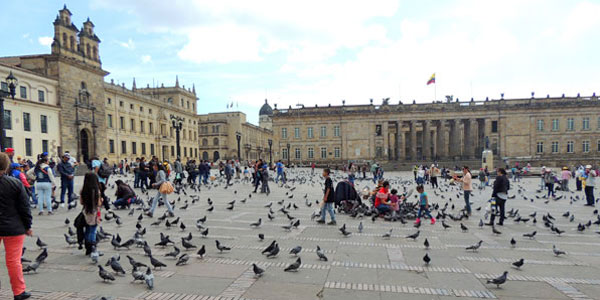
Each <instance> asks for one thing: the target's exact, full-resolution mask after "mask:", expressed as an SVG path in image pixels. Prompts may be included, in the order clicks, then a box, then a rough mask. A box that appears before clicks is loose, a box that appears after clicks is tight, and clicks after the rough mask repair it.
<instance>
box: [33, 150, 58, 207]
mask: <svg viewBox="0 0 600 300" xmlns="http://www.w3.org/2000/svg"><path fill="white" fill-rule="evenodd" d="M34 172H35V190H36V191H37V192H38V196H39V203H38V207H39V210H40V212H39V213H38V215H40V216H41V215H43V214H44V204H45V205H46V209H48V214H49V215H51V214H52V196H53V194H54V190H53V189H52V188H53V187H54V172H52V168H50V166H49V165H48V156H47V155H43V154H42V155H41V157H40V159H39V160H38V162H37V164H36V165H35V169H34Z"/></svg>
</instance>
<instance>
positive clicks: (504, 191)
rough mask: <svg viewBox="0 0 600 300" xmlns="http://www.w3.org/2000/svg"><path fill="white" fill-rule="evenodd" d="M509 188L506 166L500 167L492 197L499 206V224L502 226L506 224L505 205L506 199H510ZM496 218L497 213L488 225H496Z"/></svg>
mask: <svg viewBox="0 0 600 300" xmlns="http://www.w3.org/2000/svg"><path fill="white" fill-rule="evenodd" d="M509 189H510V182H509V181H508V178H507V177H506V170H505V169H504V168H498V175H497V176H496V180H495V181H494V187H493V191H492V198H494V200H495V202H496V207H497V208H498V214H500V221H499V222H498V225H500V226H502V225H503V224H504V206H505V204H506V199H508V190H509ZM495 218H496V214H492V216H491V217H490V222H489V223H488V224H486V225H488V226H494V219H495Z"/></svg>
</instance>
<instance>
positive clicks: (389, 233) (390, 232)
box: [381, 228, 394, 239]
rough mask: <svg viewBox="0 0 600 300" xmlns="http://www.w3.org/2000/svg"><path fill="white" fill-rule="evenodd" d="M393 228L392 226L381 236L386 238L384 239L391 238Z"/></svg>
mask: <svg viewBox="0 0 600 300" xmlns="http://www.w3.org/2000/svg"><path fill="white" fill-rule="evenodd" d="M393 229H394V228H390V230H389V231H388V232H386V233H384V234H383V235H382V236H381V237H382V238H384V239H390V238H391V237H392V230H393Z"/></svg>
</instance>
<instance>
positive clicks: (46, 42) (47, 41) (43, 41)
mask: <svg viewBox="0 0 600 300" xmlns="http://www.w3.org/2000/svg"><path fill="white" fill-rule="evenodd" d="M53 41H54V39H53V38H52V37H50V36H41V37H39V38H38V43H40V45H42V46H46V47H48V46H50V45H52V42H53Z"/></svg>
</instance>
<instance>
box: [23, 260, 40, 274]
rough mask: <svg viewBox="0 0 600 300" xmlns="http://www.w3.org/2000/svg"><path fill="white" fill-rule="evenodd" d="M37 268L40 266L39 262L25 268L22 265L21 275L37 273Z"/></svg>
mask: <svg viewBox="0 0 600 300" xmlns="http://www.w3.org/2000/svg"><path fill="white" fill-rule="evenodd" d="M39 266H40V262H39V261H37V260H36V261H34V262H32V263H31V264H29V265H27V266H25V265H23V267H22V269H23V273H29V272H34V273H37V268H39Z"/></svg>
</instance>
